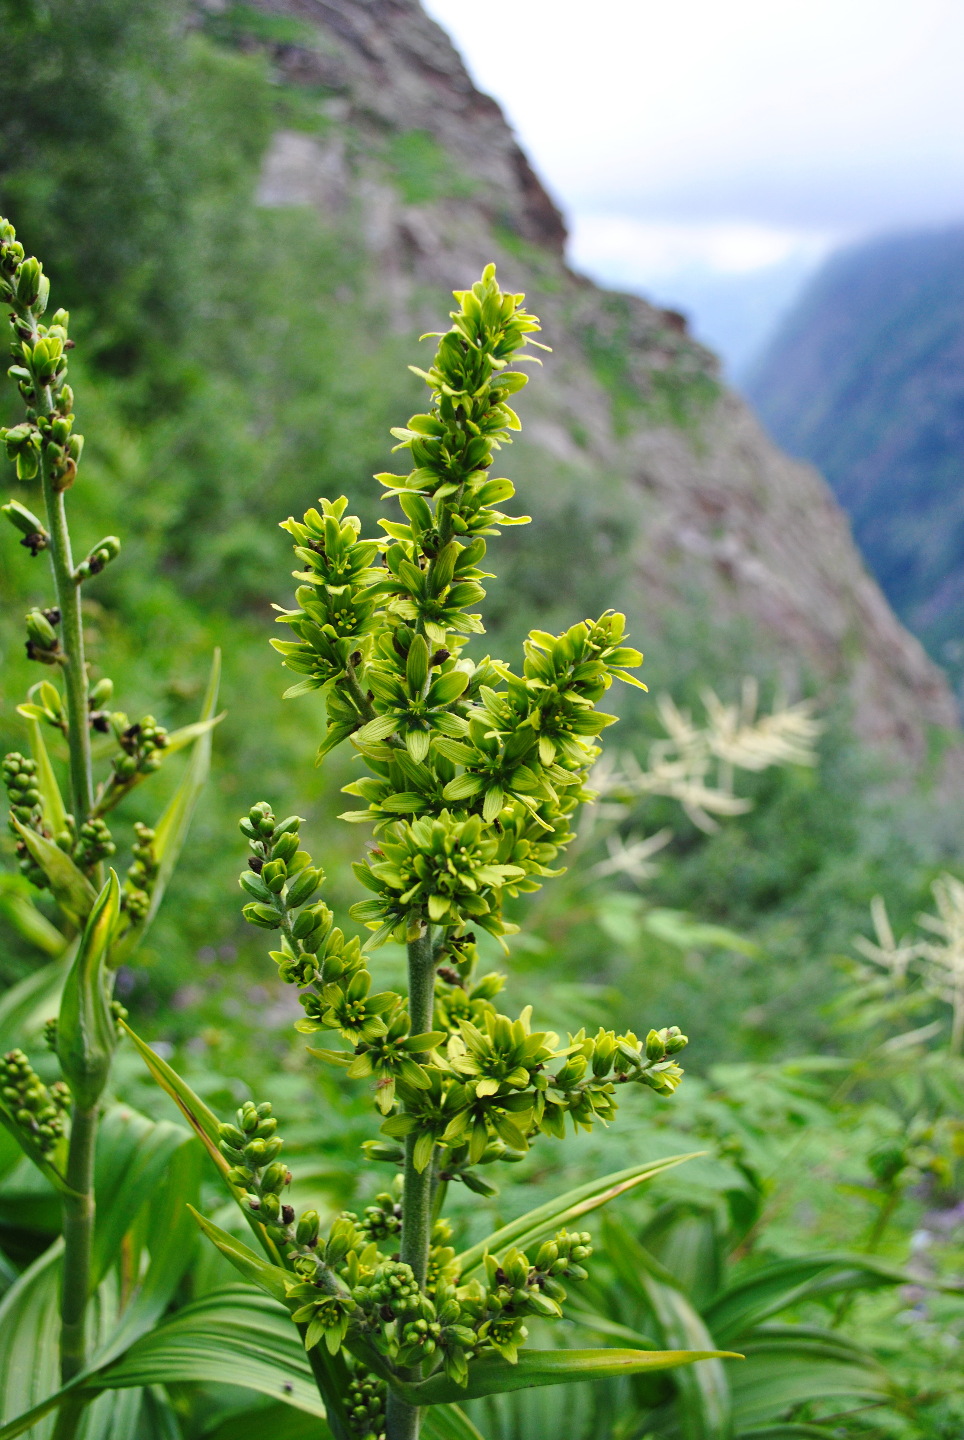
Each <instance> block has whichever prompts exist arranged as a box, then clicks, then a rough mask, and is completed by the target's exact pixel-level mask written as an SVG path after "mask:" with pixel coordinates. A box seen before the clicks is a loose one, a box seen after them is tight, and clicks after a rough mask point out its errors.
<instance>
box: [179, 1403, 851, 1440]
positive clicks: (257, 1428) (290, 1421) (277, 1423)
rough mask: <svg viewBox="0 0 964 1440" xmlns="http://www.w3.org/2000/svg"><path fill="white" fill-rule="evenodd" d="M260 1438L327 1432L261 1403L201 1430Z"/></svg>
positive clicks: (293, 1439) (293, 1438) (320, 1424)
mask: <svg viewBox="0 0 964 1440" xmlns="http://www.w3.org/2000/svg"><path fill="white" fill-rule="evenodd" d="M425 1433H426V1428H425V1427H424V1426H423V1428H422V1434H423V1435H424V1434H425ZM261 1435H263V1436H265V1440H331V1431H330V1430H329V1429H328V1426H327V1425H326V1424H325V1422H324V1421H323V1420H320V1419H319V1418H318V1416H317V1415H306V1414H305V1412H304V1411H303V1410H292V1409H291V1408H290V1406H288V1405H263V1404H259V1405H258V1408H257V1410H252V1409H249V1410H242V1411H240V1412H239V1413H237V1414H234V1415H230V1416H229V1417H228V1418H227V1419H226V1420H222V1421H221V1423H220V1424H219V1425H216V1426H215V1428H214V1429H213V1430H205V1432H204V1440H255V1436H261ZM824 1440H826V1436H824Z"/></svg>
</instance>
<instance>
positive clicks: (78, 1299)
mask: <svg viewBox="0 0 964 1440" xmlns="http://www.w3.org/2000/svg"><path fill="white" fill-rule="evenodd" d="M49 293H50V282H49V280H48V278H47V276H46V275H45V274H44V273H43V269H42V267H41V265H40V262H39V261H38V260H37V259H35V258H33V257H29V256H26V255H25V253H24V249H23V246H22V245H21V244H20V242H19V241H18V240H17V238H16V234H15V232H14V228H13V226H12V225H10V224H9V223H8V222H7V221H6V220H3V219H0V304H2V305H3V306H4V307H5V308H6V310H7V311H8V313H9V319H10V329H11V344H12V358H13V365H12V366H11V367H10V369H9V371H8V374H9V375H10V377H11V378H12V379H13V380H14V381H15V383H16V385H17V388H18V390H19V393H20V397H21V399H22V400H23V403H24V406H25V409H26V415H25V418H24V420H23V421H21V422H20V423H18V424H16V425H13V426H11V427H8V428H0V443H2V444H3V446H4V448H5V451H6V455H7V457H8V459H9V460H10V461H11V462H12V463H13V465H14V467H15V471H16V476H17V479H18V480H20V481H21V482H23V483H25V484H30V485H33V486H35V487H36V488H37V489H38V491H39V492H40V498H39V500H37V501H34V502H33V503H34V504H35V505H36V506H37V508H39V509H42V512H43V518H42V519H41V518H39V517H38V515H37V514H35V513H34V511H33V510H32V509H30V508H28V507H27V506H26V505H25V504H23V503H22V502H21V501H19V500H16V499H11V500H10V501H9V502H8V503H7V504H5V505H3V506H2V507H0V509H2V512H3V514H4V516H5V517H6V519H7V520H9V521H10V523H11V524H12V525H13V527H14V529H15V530H16V531H17V532H18V533H19V536H20V543H21V545H22V546H23V548H24V549H25V550H26V551H27V552H28V554H29V556H30V557H32V558H33V559H36V558H37V557H39V556H41V555H45V556H46V557H47V559H48V560H49V562H50V581H51V584H52V594H51V595H50V596H49V601H50V603H49V604H46V605H44V606H43V607H41V606H35V607H33V608H31V609H30V611H29V612H28V613H27V615H26V617H25V644H26V653H27V657H28V659H29V660H31V661H34V662H36V663H38V664H39V665H42V666H43V667H44V672H43V673H44V678H43V679H41V680H39V681H38V682H37V683H36V684H35V685H33V686H31V688H30V690H29V693H28V694H27V696H26V697H25V699H24V701H23V703H22V704H21V705H19V706H18V717H19V720H20V722H21V724H22V728H23V730H24V732H25V741H26V743H25V744H24V751H25V752H26V753H22V752H21V751H20V750H14V751H11V752H10V753H9V754H7V755H6V756H4V757H3V760H2V764H0V774H2V780H3V784H4V787H5V789H6V793H7V798H8V802H9V810H8V821H9V829H10V832H11V833H12V836H13V841H14V847H15V854H16V858H17V864H18V867H19V870H20V872H21V878H20V880H19V883H20V884H21V885H22V886H23V888H22V890H20V891H18V895H19V901H20V903H19V906H18V907H17V908H16V909H13V910H12V911H11V912H10V916H11V917H12V918H13V920H14V923H15V924H17V925H18V928H20V930H21V931H22V933H23V935H24V938H26V939H27V940H28V941H33V942H36V941H37V938H38V937H40V940H41V941H42V947H43V948H44V949H45V950H46V951H47V952H48V954H49V955H52V956H53V957H54V958H53V959H52V960H51V961H50V963H49V964H47V965H46V966H43V967H42V968H40V969H38V970H36V971H34V972H33V973H32V974H30V975H28V976H27V978H26V979H25V980H24V981H22V982H21V983H20V984H19V985H17V986H14V987H13V988H12V990H10V991H9V992H8V993H7V994H6V995H5V996H3V997H2V1000H0V1029H2V1030H3V1032H4V1034H5V1035H9V1034H11V1033H12V1032H19V1038H22V1041H23V1044H24V1045H25V1046H28V1047H29V1044H30V1042H31V1039H32V1038H33V1033H32V1032H33V1030H35V1029H36V1026H35V1025H34V1024H33V1021H34V1020H35V1019H36V1017H38V1016H39V1017H41V1019H42V1018H45V1017H51V1016H53V1017H54V1018H49V1019H48V1024H47V1026H46V1032H47V1042H48V1045H49V1048H50V1049H51V1050H52V1051H53V1052H54V1055H55V1057H56V1064H57V1067H58V1068H59V1071H60V1078H58V1079H55V1080H53V1081H52V1082H51V1083H50V1084H49V1085H48V1084H47V1083H45V1081H44V1080H43V1079H41V1077H40V1075H39V1074H38V1073H37V1071H36V1069H35V1068H34V1065H33V1063H32V1061H31V1059H30V1058H29V1057H28V1054H27V1053H26V1052H25V1050H24V1049H22V1048H21V1047H20V1045H19V1044H17V1045H15V1046H14V1047H13V1048H11V1049H9V1050H8V1051H7V1053H5V1054H2V1055H0V1125H2V1126H3V1127H4V1129H5V1130H6V1131H7V1132H8V1133H9V1135H11V1136H12V1137H13V1139H14V1140H15V1141H16V1142H17V1144H18V1145H19V1146H20V1148H21V1150H22V1151H23V1152H24V1153H25V1154H26V1155H27V1156H28V1157H29V1159H30V1160H32V1161H33V1162H34V1164H35V1165H36V1166H37V1167H38V1169H39V1170H40V1171H41V1173H42V1175H43V1176H44V1178H45V1179H46V1181H47V1182H49V1184H50V1185H51V1186H52V1187H53V1189H54V1191H55V1192H57V1194H58V1195H59V1197H60V1199H61V1203H62V1210H63V1239H62V1254H61V1252H60V1250H59V1249H58V1251H57V1253H56V1255H55V1256H54V1259H55V1261H56V1267H57V1268H56V1272H55V1271H53V1270H51V1271H50V1274H51V1275H52V1276H53V1275H55V1276H56V1279H57V1287H58V1289H59V1296H58V1295H57V1293H56V1292H55V1291H50V1292H49V1294H48V1295H47V1296H46V1299H45V1302H44V1303H45V1304H51V1305H52V1306H53V1310H52V1313H51V1315H50V1320H49V1324H48V1325H47V1328H46V1330H45V1334H47V1335H58V1333H59V1341H58V1344H59V1354H58V1355H57V1356H56V1372H57V1373H59V1379H60V1382H61V1383H62V1384H63V1385H64V1386H66V1387H68V1388H69V1389H70V1396H69V1398H68V1399H67V1400H66V1401H65V1403H64V1404H63V1406H62V1408H61V1409H60V1413H59V1416H58V1420H57V1429H56V1435H57V1440H70V1437H72V1436H74V1435H75V1434H76V1433H78V1429H79V1427H80V1426H81V1424H82V1423H83V1413H84V1409H85V1406H86V1400H82V1399H81V1398H80V1397H79V1393H78V1392H77V1389H76V1387H77V1385H78V1382H79V1379H80V1377H81V1376H82V1375H83V1373H84V1371H85V1368H86V1367H87V1365H88V1362H89V1360H90V1357H91V1353H92V1349H93V1346H94V1340H95V1336H94V1334H93V1333H92V1327H93V1324H94V1321H92V1319H91V1309H92V1307H91V1301H92V1298H93V1296H94V1294H95V1292H96V1290H97V1287H98V1285H99V1283H100V1282H101V1281H102V1280H103V1279H104V1270H103V1265H104V1261H105V1255H107V1256H109V1258H110V1260H111V1263H112V1264H113V1263H119V1256H120V1250H121V1247H122V1245H123V1244H126V1245H127V1246H128V1253H127V1256H126V1259H125V1262H124V1263H126V1264H129V1265H130V1264H133V1265H134V1267H135V1270H136V1268H137V1267H138V1266H139V1265H140V1264H141V1261H142V1260H143V1261H144V1264H145V1266H146V1265H147V1264H148V1254H149V1247H148V1248H143V1247H142V1242H141V1240H140V1238H137V1239H135V1238H134V1235H133V1231H132V1228H131V1227H133V1225H134V1224H135V1222H136V1221H137V1217H138V1213H139V1206H140V1203H141V1201H142V1200H143V1196H141V1197H140V1199H135V1195H134V1192H133V1191H132V1190H131V1189H130V1188H129V1187H128V1183H127V1182H128V1181H129V1180H130V1178H131V1177H130V1174H128V1173H127V1171H126V1168H125V1167H126V1164H127V1162H129V1161H130V1160H131V1159H132V1157H133V1155H134V1153H135V1152H136V1151H138V1149H139V1148H140V1149H141V1151H142V1153H141V1162H142V1163H143V1165H144V1167H145V1168H144V1169H143V1171H142V1173H144V1174H149V1173H151V1166H150V1163H149V1162H148V1161H147V1159H146V1151H147V1150H148V1149H150V1147H151V1146H157V1145H160V1146H161V1148H162V1149H163V1147H164V1145H168V1146H171V1147H174V1148H177V1147H180V1146H181V1145H182V1144H183V1143H184V1139H185V1137H184V1135H183V1132H182V1131H179V1130H178V1129H177V1127H172V1126H169V1125H168V1126H167V1127H166V1129H165V1127H164V1126H154V1125H152V1124H151V1123H150V1122H148V1121H146V1120H143V1118H142V1117H137V1120H136V1121H135V1120H134V1118H133V1117H132V1116H131V1114H130V1112H129V1111H128V1112H126V1118H125V1120H124V1122H123V1123H120V1122H118V1121H117V1117H116V1115H113V1114H112V1112H111V1107H110V1096H109V1084H110V1075H111V1067H112V1062H113V1057H114V1052H115V1049H116V1047H117V1043H118V1038H119V1028H118V1027H119V1024H120V1022H121V1021H122V1020H123V1018H124V1017H125V1016H126V1011H125V1010H124V1009H123V1007H122V1006H120V1005H119V1004H118V1002H117V1001H115V1000H113V999H112V995H113V988H114V981H115V976H116V973H117V969H118V967H119V966H120V964H121V963H122V962H123V961H124V960H126V959H128V958H130V957H131V955H132V954H133V952H134V950H135V948H136V946H137V945H138V944H139V943H140V941H141V940H142V939H143V937H144V935H145V934H146V932H147V929H148V926H149V925H150V922H151V920H152V919H153V916H154V914H155V912H156V910H157V907H158V905H159V904H160V901H161V897H162V895H163V893H164V889H165V886H166V884H167V880H168V878H169V876H170V874H171V872H172V870H173V867H174V864H175V861H176V859H177V855H178V852H179V850H180V848H181V845H182V843H183V841H184V838H185V835H186V832H187V827H188V824H189V822H190V819H191V814H192V811H193V808H194V805H195V802H196V800H197V797H198V795H199V793H200V790H201V787H202V786H203V783H204V779H205V776H206V773H207V768H208V756H209V752H210V744H211V730H212V727H213V726H214V724H215V723H216V719H215V717H214V715H213V709H214V705H215V700H216V695H217V674H218V663H217V659H216V660H215V665H214V668H213V671H212V676H211V682H210V685H209V687H208V693H207V698H206V701H205V706H204V710H203V712H202V715H201V718H200V720H199V721H198V722H196V723H195V724H193V725H188V726H185V727H183V728H182V729H181V730H174V731H169V730H167V729H166V728H165V727H164V726H163V725H161V724H159V723H158V722H157V721H156V720H155V719H154V717H153V716H151V715H146V716H144V717H143V718H141V719H140V720H134V721H132V720H131V719H130V717H129V716H128V715H126V714H124V713H123V712H122V711H121V710H119V709H115V708H114V707H113V693H114V691H113V684H112V682H111V680H110V679H109V678H107V677H106V676H105V677H102V678H100V679H99V680H97V681H96V683H92V682H91V677H90V674H89V667H88V663H87V660H86V657H85V650H84V639H85V637H84V628H83V620H82V608H81V601H82V590H83V587H84V586H85V585H87V584H88V583H89V582H91V581H92V580H94V578H95V577H96V576H97V575H99V574H100V573H101V571H103V570H104V568H105V566H106V565H108V564H109V563H110V562H111V561H113V560H115V559H116V558H117V556H118V554H119V552H120V542H119V540H118V539H117V538H116V537H115V536H113V535H109V536H107V537H106V538H105V539H103V540H101V541H99V542H98V543H97V544H96V545H95V546H94V547H93V548H92V549H91V551H90V553H89V554H88V555H87V556H86V557H85V558H84V559H83V560H81V561H80V562H79V563H75V562H74V560H73V558H72V552H71V540H70V530H69V526H68V517H67V496H68V494H69V493H70V492H71V490H72V487H73V486H74V484H75V482H76V480H77V478H78V465H79V463H80V459H81V452H82V448H83V437H82V436H81V435H79V434H78V433H77V432H76V430H75V428H74V397H73V391H72V389H71V386H70V385H69V384H68V380H67V370H68V357H69V353H70V351H71V349H72V348H73V345H74V342H73V340H71V339H70V336H69V324H70V317H69V315H68V313H67V311H65V310H57V311H55V312H54V314H53V315H52V316H51V317H50V318H49V320H45V319H44V318H43V317H44V316H45V315H46V312H47V305H48V299H49ZM48 742H49V743H48ZM186 747H193V755H192V758H191V762H190V765H189V767H188V770H187V773H186V775H185V776H184V778H183V780H182V781H181V783H180V785H179V786H178V787H177V789H176V791H175V794H174V797H173V799H172V800H171V802H170V803H169V805H168V806H167V808H166V810H165V811H164V812H163V814H162V815H161V816H160V818H159V819H157V820H155V821H153V823H151V824H148V823H147V822H146V821H144V820H137V821H135V823H134V843H133V846H132V853H131V855H130V857H129V863H128V864H127V866H126V868H122V867H121V863H120V861H119V859H118V845H117V843H116V842H115V840H114V838H113V836H112V834H111V831H110V829H109V827H108V823H107V819H106V818H105V817H107V816H108V815H109V814H110V812H111V811H113V809H114V808H115V806H116V805H117V804H118V803H119V802H120V801H121V800H123V799H125V798H126V797H127V796H128V795H129V794H130V793H131V792H132V791H133V790H134V789H135V788H137V787H138V786H140V785H141V784H142V783H143V782H145V781H146V780H148V779H149V778H150V776H152V775H153V774H154V773H156V771H157V770H158V769H159V768H160V766H161V764H162V763H163V761H164V760H165V758H166V757H167V756H168V755H171V754H174V753H175V752H177V751H178V750H182V749H185V748H186ZM102 761H106V765H102V764H101V763H100V762H102ZM58 772H59V775H60V777H62V779H63V781H64V782H65V783H64V784H63V788H62V785H61V779H60V778H58ZM111 863H112V864H115V865H117V866H118V868H119V869H121V875H122V876H123V878H122V879H121V878H120V877H119V876H118V874H117V873H116V872H115V870H114V869H108V868H107V867H108V865H109V864H111ZM24 882H27V883H26V884H24ZM35 899H36V900H41V899H42V900H43V902H45V904H46V906H47V908H48V909H49V910H50V911H51V912H52V913H53V915H54V918H55V921H56V923H53V922H52V921H51V920H50V919H48V917H47V915H46V914H45V913H44V912H43V911H42V910H40V909H38V908H37V907H36V905H35V903H34V901H35ZM38 1063H39V1062H38ZM105 1123H107V1131H106V1134H105V1135H102V1137H101V1140H100V1141H98V1132H99V1131H100V1130H102V1129H103V1126H104V1124H105ZM121 1131H124V1134H125V1135H126V1138H123V1137H122V1135H121ZM135 1131H136V1132H137V1134H136V1137H135ZM125 1146H126V1147H127V1148H126V1150H125ZM193 1148H196V1147H194V1146H193V1145H192V1149H193ZM125 1156H126V1159H125V1158H124V1157H125ZM97 1157H100V1159H101V1160H102V1161H103V1164H104V1166H105V1167H106V1169H104V1170H102V1172H101V1181H102V1182H104V1183H106V1187H107V1209H108V1219H104V1218H103V1217H99V1216H98V1200H99V1198H100V1197H99V1196H98V1182H97V1179H96V1178H95V1158H97ZM111 1160H114V1161H116V1165H114V1168H113V1170H112V1169H111ZM157 1178H158V1177H157V1176H156V1175H155V1179H157ZM181 1178H182V1179H185V1180H186V1175H184V1176H182V1177H181ZM188 1193H190V1187H188ZM118 1203H127V1204H128V1207H129V1213H128V1214H127V1215H126V1217H125V1220H124V1223H123V1224H121V1227H120V1232H119V1233H117V1234H116V1236H115V1239H116V1242H117V1244H116V1247H115V1248H114V1249H112V1250H111V1249H108V1250H105V1239H104V1236H105V1233H106V1232H105V1226H106V1225H107V1224H108V1221H109V1216H110V1206H111V1205H112V1204H118ZM179 1208H180V1209H183V1198H182V1199H181V1201H180V1206H179ZM178 1224H180V1222H178ZM98 1226H99V1229H98ZM142 1250H143V1253H142ZM183 1268H184V1264H183V1263H182V1264H181V1266H180V1269H178V1267H177V1266H176V1265H173V1266H169V1267H168V1275H167V1279H166V1280H165V1281H164V1282H163V1283H157V1284H156V1285H155V1287H154V1292H153V1298H154V1301H155V1302H157V1301H159V1302H160V1310H159V1311H158V1312H157V1313H161V1311H162V1310H163V1308H164V1306H165V1305H166V1304H167V1301H168V1299H169V1298H170V1293H171V1291H170V1290H169V1289H168V1288H167V1287H168V1285H169V1284H170V1285H172V1286H174V1285H176V1284H177V1278H178V1276H179V1275H180V1274H181V1273H182V1272H183ZM28 1274H29V1272H28ZM23 1279H24V1282H25V1283H24V1285H23V1286H22V1287H21V1285H20V1282H18V1283H17V1284H16V1285H14V1286H13V1288H12V1291H11V1297H12V1299H11V1300H10V1303H11V1304H12V1305H13V1306H14V1316H15V1314H16V1309H15V1307H16V1304H17V1303H19V1302H20V1300H21V1297H28V1296H29V1295H30V1284H29V1283H26V1282H27V1277H26V1276H25V1277H23ZM148 1289H150V1287H148ZM146 1293H147V1292H145V1297H144V1298H145V1299H146ZM8 1298H10V1297H8ZM33 1298H34V1300H35V1299H36V1297H35V1296H34V1297H33ZM5 1303H6V1302H5ZM24 1303H27V1301H26V1300H25V1301H24ZM148 1308H149V1307H148ZM41 1309H43V1307H41ZM58 1310H59V1331H58V1316H57V1311H58ZM142 1310H143V1305H142ZM144 1313H146V1312H144ZM129 1318H130V1317H128V1319H129ZM154 1318H156V1316H155V1317H154ZM4 1323H5V1324H6V1323H8V1322H7V1321H6V1320H5V1321H4ZM9 1323H15V1320H14V1319H11V1320H10V1321H9ZM141 1323H143V1316H142V1321H141ZM128 1333H129V1339H133V1338H135V1335H136V1333H137V1327H136V1325H134V1326H132V1327H131V1328H130V1329H129V1332H128ZM36 1370H37V1373H38V1374H40V1373H45V1371H44V1362H43V1360H42V1358H41V1357H37V1360H36ZM51 1379H53V1377H52V1376H51ZM8 1386H9V1373H8V1371H6V1370H3V1368H2V1367H0V1415H2V1414H3V1400H4V1392H5V1391H6V1390H7V1389H8Z"/></svg>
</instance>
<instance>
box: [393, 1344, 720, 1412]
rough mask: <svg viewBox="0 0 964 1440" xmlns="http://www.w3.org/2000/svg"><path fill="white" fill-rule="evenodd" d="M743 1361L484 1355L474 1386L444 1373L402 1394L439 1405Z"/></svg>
mask: <svg viewBox="0 0 964 1440" xmlns="http://www.w3.org/2000/svg"><path fill="white" fill-rule="evenodd" d="M720 1358H723V1359H737V1360H738V1359H741V1358H742V1357H741V1356H738V1355H733V1356H730V1355H728V1354H727V1352H725V1351H720V1350H520V1351H519V1358H518V1361H517V1363H516V1364H515V1365H510V1364H509V1362H508V1360H504V1359H503V1358H502V1356H501V1355H483V1356H481V1357H480V1358H479V1359H478V1360H473V1362H472V1364H471V1365H470V1366H469V1383H468V1385H466V1386H459V1385H456V1383H455V1381H454V1380H449V1379H447V1378H446V1376H445V1375H443V1374H438V1375H433V1376H431V1378H430V1379H428V1380H423V1381H421V1382H420V1383H419V1384H417V1385H399V1386H397V1387H396V1388H397V1389H398V1392H399V1394H400V1395H401V1396H402V1398H403V1399H405V1400H407V1401H409V1403H410V1404H413V1405H439V1404H443V1403H451V1402H458V1401H460V1400H476V1399H478V1398H479V1397H480V1396H482V1395H502V1394H505V1393H506V1392H507V1391H510V1390H528V1389H531V1388H532V1387H534V1386H537V1385H571V1384H573V1383H574V1382H575V1381H581V1380H607V1379H612V1378H615V1377H618V1376H626V1375H642V1374H647V1373H648V1374H653V1373H655V1372H657V1371H663V1370H675V1369H676V1368H678V1367H679V1366H682V1365H692V1364H693V1363H694V1362H695V1361H698V1360H710V1359H712V1360H719V1359H720Z"/></svg>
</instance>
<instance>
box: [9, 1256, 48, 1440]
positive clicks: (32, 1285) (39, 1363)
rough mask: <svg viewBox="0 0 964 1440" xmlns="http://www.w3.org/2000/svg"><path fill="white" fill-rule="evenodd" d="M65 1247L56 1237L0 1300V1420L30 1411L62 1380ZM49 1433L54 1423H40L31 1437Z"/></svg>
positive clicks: (33, 1439) (35, 1438) (40, 1438)
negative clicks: (62, 1266)
mask: <svg viewBox="0 0 964 1440" xmlns="http://www.w3.org/2000/svg"><path fill="white" fill-rule="evenodd" d="M62 1249H63V1246H62V1244H61V1242H60V1241H58V1242H57V1244H55V1245H52V1246H51V1247H50V1249H49V1250H47V1251H45V1253H44V1254H43V1255H41V1256H40V1258H39V1259H38V1260H35V1261H34V1263H33V1264H32V1265H31V1266H30V1268H29V1270H26V1271H25V1272H24V1273H23V1275H21V1277H20V1279H19V1280H18V1281H17V1282H16V1284H15V1285H14V1286H13V1287H12V1288H11V1289H10V1290H9V1291H8V1292H7V1294H6V1295H5V1296H4V1299H3V1302H2V1304H0V1421H9V1420H13V1419H14V1417H15V1416H17V1415H20V1414H22V1413H23V1412H24V1411H29V1410H30V1408H31V1407H32V1406H34V1405H37V1404H38V1403H39V1402H40V1401H42V1400H45V1399H46V1398H47V1396H48V1395H49V1394H50V1393H51V1391H52V1390H55V1389H56V1388H57V1385H58V1383H59V1356H58V1352H57V1344H58V1338H59V1335H60V1316H59V1313H58V1285H59V1280H60V1256H61V1253H62ZM21 1433H22V1432H21ZM49 1433H50V1423H49V1422H48V1423H46V1424H45V1423H41V1424H40V1425H38V1426H37V1427H36V1429H35V1430H34V1432H33V1435H32V1436H31V1440H46V1437H47V1436H48V1435H49ZM3 1434H5V1432H4V1431H3V1430H0V1435H3Z"/></svg>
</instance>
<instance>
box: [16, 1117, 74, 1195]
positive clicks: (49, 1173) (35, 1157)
mask: <svg viewBox="0 0 964 1440" xmlns="http://www.w3.org/2000/svg"><path fill="white" fill-rule="evenodd" d="M0 1125H2V1126H3V1128H4V1130H6V1131H7V1132H8V1134H10V1135H11V1136H12V1137H13V1139H14V1140H15V1141H16V1142H17V1144H18V1146H19V1147H20V1149H21V1150H22V1151H23V1153H24V1154H25V1155H26V1156H27V1157H28V1159H30V1160H32V1161H33V1163H34V1165H36V1167H37V1169H38V1170H39V1171H40V1172H41V1174H42V1175H44V1176H45V1177H46V1179H47V1180H49V1181H50V1183H51V1185H53V1186H54V1188H55V1189H56V1190H58V1191H59V1192H60V1193H61V1194H62V1195H64V1194H72V1193H73V1192H72V1191H71V1189H70V1186H69V1185H68V1184H67V1180H66V1175H65V1169H66V1163H67V1145H66V1141H65V1140H63V1139H62V1138H61V1140H60V1141H59V1142H58V1144H57V1146H56V1148H55V1149H53V1150H49V1151H45V1150H42V1149H41V1147H40V1146H39V1145H38V1144H37V1143H36V1141H35V1139H34V1137H33V1135H32V1134H31V1133H30V1131H28V1130H26V1129H24V1127H23V1126H21V1125H19V1124H18V1123H17V1121H16V1119H15V1118H14V1116H13V1114H12V1113H11V1112H10V1111H9V1110H8V1109H7V1106H6V1102H5V1101H4V1100H0Z"/></svg>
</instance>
